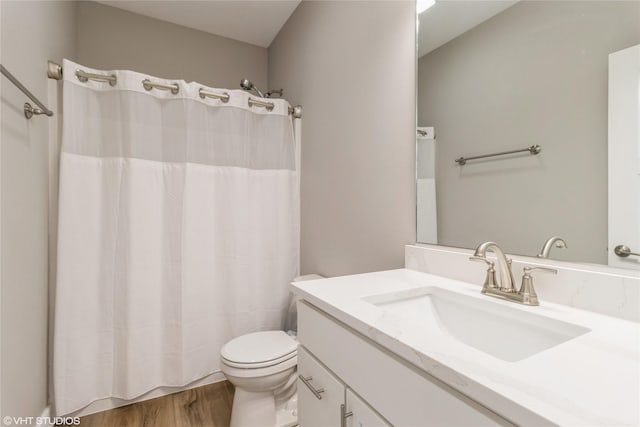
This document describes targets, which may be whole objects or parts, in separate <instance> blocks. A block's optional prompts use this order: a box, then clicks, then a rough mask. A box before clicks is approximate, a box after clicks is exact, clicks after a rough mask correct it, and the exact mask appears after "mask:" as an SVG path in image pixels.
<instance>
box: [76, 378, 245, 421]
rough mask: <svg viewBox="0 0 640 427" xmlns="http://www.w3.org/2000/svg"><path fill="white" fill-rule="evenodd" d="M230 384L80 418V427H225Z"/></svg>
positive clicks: (171, 395)
mask: <svg viewBox="0 0 640 427" xmlns="http://www.w3.org/2000/svg"><path fill="white" fill-rule="evenodd" d="M233 392H234V389H233V386H232V385H231V383H230V382H229V381H222V382H218V383H215V384H209V385H206V386H203V387H198V388H194V389H191V390H185V391H181V392H179V393H175V394H170V395H167V396H162V397H158V398H155V399H150V400H145V401H143V402H138V403H133V404H131V405H127V406H121V407H120V408H115V409H110V410H108V411H104V412H98V413H95V414H91V415H87V416H84V417H81V418H80V426H81V427H228V426H229V422H230V421H231V406H232V404H233Z"/></svg>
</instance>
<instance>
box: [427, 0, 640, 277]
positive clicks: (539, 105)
mask: <svg viewBox="0 0 640 427" xmlns="http://www.w3.org/2000/svg"><path fill="white" fill-rule="evenodd" d="M422 1H423V0H418V17H419V25H418V50H419V52H418V82H417V84H418V96H417V102H418V123H417V132H416V143H417V198H418V200H417V209H418V214H417V217H418V236H417V240H418V242H422V243H435V244H439V245H445V246H455V247H463V248H474V247H476V246H477V245H478V244H480V243H482V242H484V241H487V240H493V241H496V242H498V243H499V244H500V245H501V246H502V247H503V249H504V250H505V251H506V252H508V253H512V254H519V255H527V256H536V255H537V254H539V253H540V252H541V249H542V246H543V243H544V242H545V240H547V239H548V238H549V237H552V236H560V237H562V239H564V241H565V242H566V246H567V247H566V248H557V247H554V248H552V249H551V252H550V255H549V257H550V258H553V259H559V260H566V261H578V262H586V263H596V264H608V265H611V266H615V267H623V268H635V269H640V257H639V256H635V255H633V254H630V255H629V256H626V257H624V256H619V255H616V254H615V253H614V249H615V247H619V246H622V245H624V246H625V247H626V249H623V250H622V252H624V251H625V250H626V251H627V253H628V252H632V253H638V252H640V137H639V133H638V128H639V127H640V124H639V122H640V109H639V104H640V46H639V45H640V2H638V1H608V0H605V1H527V0H522V1H447V0H439V1H436V2H432V3H433V4H432V5H431V7H429V8H427V9H426V10H424V11H422V12H421V11H420V6H421V3H422ZM425 6H429V5H428V4H425ZM536 146H539V147H536ZM531 147H534V148H531ZM529 148H531V150H528V149H529ZM516 150H520V151H519V152H515V153H511V154H502V155H497V156H488V157H480V158H475V159H470V160H467V161H466V163H465V162H464V161H458V162H457V161H456V160H457V159H460V157H465V158H470V157H477V156H485V155H489V154H497V153H504V152H510V151H516ZM537 151H539V153H537V154H536V152H537ZM560 246H561V245H560ZM619 252H620V249H619ZM622 255H624V253H623V254H622Z"/></svg>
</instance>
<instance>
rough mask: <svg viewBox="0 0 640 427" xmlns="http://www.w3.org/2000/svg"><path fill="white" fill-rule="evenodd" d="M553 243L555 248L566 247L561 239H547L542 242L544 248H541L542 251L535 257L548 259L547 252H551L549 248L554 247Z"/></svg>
mask: <svg viewBox="0 0 640 427" xmlns="http://www.w3.org/2000/svg"><path fill="white" fill-rule="evenodd" d="M554 243H555V247H556V248H561V249H564V248H567V247H568V246H567V242H565V241H564V239H563V238H562V237H558V236H552V237H549V238H548V239H547V241H546V242H544V246H542V250H541V251H540V253H539V254H538V255H537V257H538V258H549V252H551V248H552V247H553V246H554Z"/></svg>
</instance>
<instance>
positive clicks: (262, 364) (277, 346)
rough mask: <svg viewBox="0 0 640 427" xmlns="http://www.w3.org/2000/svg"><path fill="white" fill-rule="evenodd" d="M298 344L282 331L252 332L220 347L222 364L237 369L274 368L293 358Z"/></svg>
mask: <svg viewBox="0 0 640 427" xmlns="http://www.w3.org/2000/svg"><path fill="white" fill-rule="evenodd" d="M297 353H298V342H297V341H296V340H295V339H294V338H292V337H290V336H289V335H287V334H286V333H284V332H283V331H264V332H254V333H251V334H247V335H242V336H240V337H237V338H234V339H233V340H231V341H229V342H228V343H227V344H225V345H224V347H222V350H221V351H220V356H221V358H222V362H223V363H224V364H225V365H227V366H230V367H234V368H239V369H260V368H267V367H270V366H275V365H278V364H281V363H283V362H286V361H288V360H290V359H292V358H294V357H295V356H296V355H297Z"/></svg>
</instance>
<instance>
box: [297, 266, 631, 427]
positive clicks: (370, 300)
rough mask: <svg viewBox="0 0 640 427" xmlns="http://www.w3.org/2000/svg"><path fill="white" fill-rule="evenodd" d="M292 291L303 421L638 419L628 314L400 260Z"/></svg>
mask: <svg viewBox="0 0 640 427" xmlns="http://www.w3.org/2000/svg"><path fill="white" fill-rule="evenodd" d="M293 291H294V292H295V293H296V294H297V295H298V297H299V298H301V300H300V301H299V302H298V329H299V341H300V348H299V351H298V354H299V356H298V358H299V359H298V374H299V379H298V391H299V422H300V425H301V426H302V427H313V426H385V425H395V426H424V425H438V426H461V425H467V426H468V425H473V426H494V425H535V426H541V425H616V426H622V425H638V424H639V423H640V414H639V403H638V402H640V390H639V388H640V347H639V343H640V326H639V325H638V323H635V322H631V321H627V320H622V319H617V318H614V317H609V316H603V315H600V314H597V313H593V312H589V311H585V310H580V309H577V308H573V307H568V306H564V305H560V304H553V303H548V302H545V301H544V296H541V300H542V302H541V305H540V306H538V307H527V306H520V305H517V304H514V303H512V302H508V301H502V300H497V299H495V298H491V297H488V296H485V295H481V294H480V288H479V287H478V286H477V285H474V284H470V283H466V282H462V281H458V280H452V279H448V278H445V277H441V276H436V275H432V274H427V273H422V272H418V271H413V270H408V269H401V270H391V271H382V272H376V273H368V274H359V275H353V276H344V277H336V278H332V279H323V280H316V281H309V282H303V283H296V284H294V285H293Z"/></svg>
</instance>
